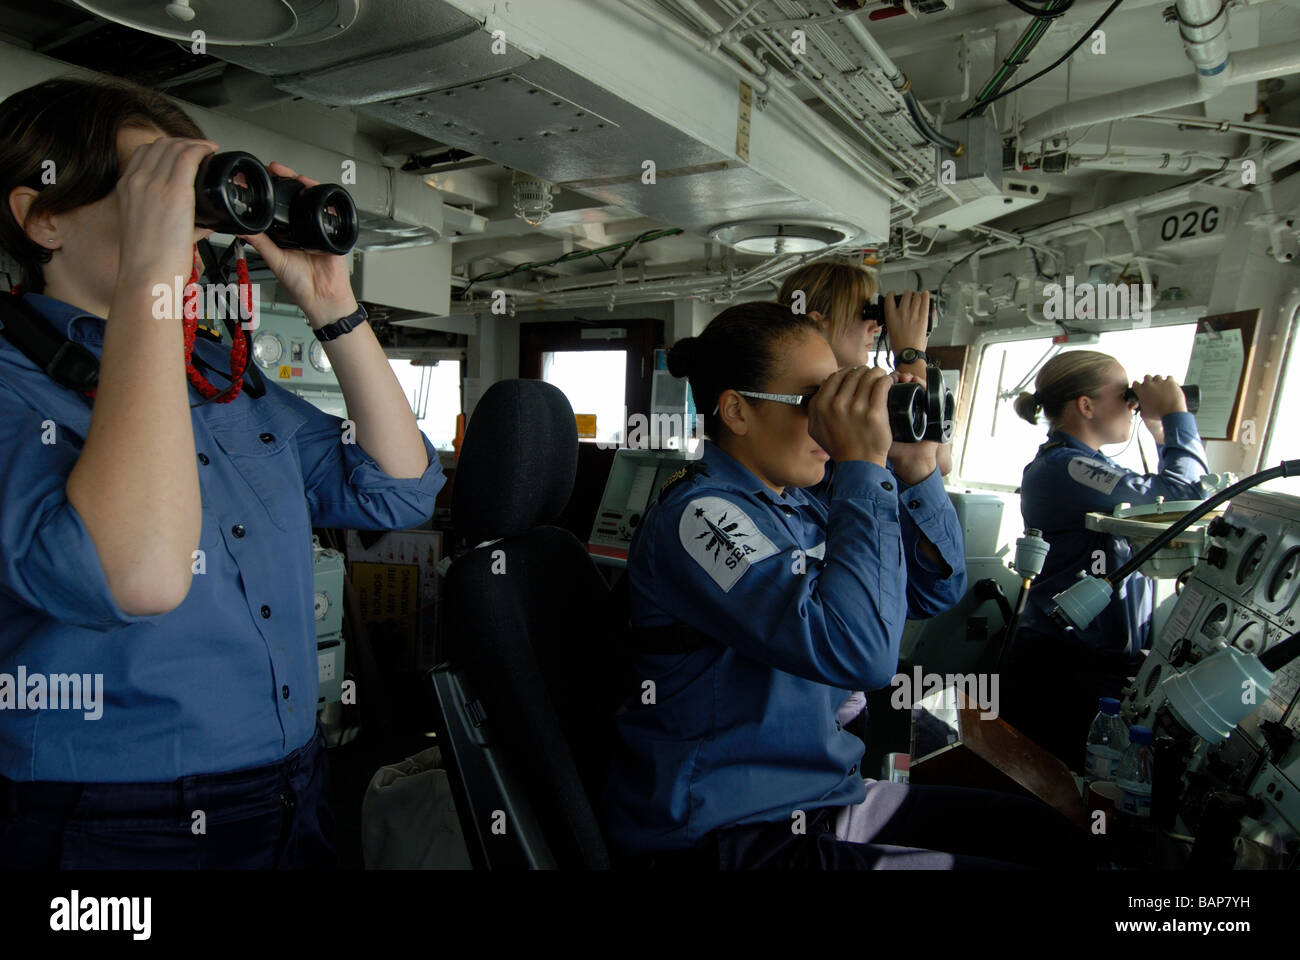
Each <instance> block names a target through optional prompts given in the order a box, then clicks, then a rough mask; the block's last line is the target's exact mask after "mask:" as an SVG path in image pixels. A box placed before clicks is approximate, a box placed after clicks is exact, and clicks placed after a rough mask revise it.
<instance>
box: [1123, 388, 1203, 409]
mask: <svg viewBox="0 0 1300 960" xmlns="http://www.w3.org/2000/svg"><path fill="white" fill-rule="evenodd" d="M1179 389H1180V390H1182V391H1183V399H1184V400H1186V401H1187V412H1188V413H1195V412H1196V411H1197V410H1199V409H1201V388H1200V387H1198V386H1197V385H1196V384H1194V383H1189V384H1188V385H1187V386H1185V387H1180V388H1179ZM1137 398H1138V395H1137V394H1136V393H1134V392H1133V388H1132V387H1129V388H1128V389H1127V390H1125V391H1124V401H1125V402H1126V403H1137ZM1138 409H1139V410H1141V409H1142V408H1141V407H1140V406H1139V407H1138Z"/></svg>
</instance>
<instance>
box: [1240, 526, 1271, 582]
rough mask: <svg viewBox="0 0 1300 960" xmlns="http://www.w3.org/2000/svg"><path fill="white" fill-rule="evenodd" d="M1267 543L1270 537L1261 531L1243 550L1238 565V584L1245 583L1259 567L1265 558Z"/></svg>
mask: <svg viewBox="0 0 1300 960" xmlns="http://www.w3.org/2000/svg"><path fill="white" fill-rule="evenodd" d="M1267 544H1268V537H1267V536H1265V535H1264V534H1262V533H1261V534H1260V535H1259V536H1257V537H1256V538H1255V539H1254V540H1252V541H1250V546H1248V547H1247V548H1246V549H1245V550H1244V551H1243V552H1242V554H1241V563H1240V564H1238V565H1237V586H1239V587H1240V586H1242V585H1244V584H1245V582H1246V581H1247V580H1248V579H1249V578H1250V577H1251V575H1252V574H1254V572H1255V571H1256V570H1257V569H1258V568H1259V564H1260V561H1261V560H1263V559H1264V547H1265V546H1266V545H1267Z"/></svg>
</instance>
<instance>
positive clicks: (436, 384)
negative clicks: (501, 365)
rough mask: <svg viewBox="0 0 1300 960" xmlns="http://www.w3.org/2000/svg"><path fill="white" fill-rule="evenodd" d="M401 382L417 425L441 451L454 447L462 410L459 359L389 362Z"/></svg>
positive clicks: (391, 360)
mask: <svg viewBox="0 0 1300 960" xmlns="http://www.w3.org/2000/svg"><path fill="white" fill-rule="evenodd" d="M388 363H389V366H391V367H392V368H393V373H394V374H396V375H397V382H398V383H400V384H401V385H402V392H403V393H405V394H406V402H407V403H409V404H410V405H411V410H412V412H413V413H414V414H415V422H416V425H417V426H419V428H420V430H421V431H423V433H424V435H425V436H426V437H428V438H429V442H430V443H432V444H433V445H434V447H435V448H436V449H438V450H450V449H452V440H453V439H455V437H456V417H457V416H459V415H460V412H461V402H460V361H459V360H428V361H418V360H393V359H390V360H389V361H388Z"/></svg>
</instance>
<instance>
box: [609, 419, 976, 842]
mask: <svg viewBox="0 0 1300 960" xmlns="http://www.w3.org/2000/svg"><path fill="white" fill-rule="evenodd" d="M703 464H704V467H705V469H706V470H707V471H708V473H707V475H705V474H702V473H697V474H695V475H694V476H691V477H689V478H687V479H683V480H681V481H679V482H677V483H676V484H673V485H672V486H669V487H668V488H667V490H666V491H665V492H664V493H663V494H662V495H661V498H660V500H659V502H657V503H656V504H655V505H654V506H653V507H651V508H650V510H649V511H648V512H647V513H646V516H645V519H644V520H643V521H642V523H641V526H640V528H639V529H638V530H637V533H636V537H635V539H634V540H633V543H632V546H631V549H630V553H629V558H628V571H627V576H628V585H629V586H628V589H629V601H630V605H631V609H630V613H631V620H632V624H633V626H635V627H658V626H667V625H671V624H674V623H684V624H686V625H687V626H688V627H691V628H694V629H696V630H699V631H701V632H703V633H704V634H705V635H707V636H708V637H709V638H710V639H711V640H713V641H715V642H713V643H710V644H708V645H706V646H704V647H703V648H702V649H699V650H695V651H693V652H690V653H685V654H643V655H639V656H638V657H637V658H636V668H637V676H638V680H639V681H641V682H644V681H647V680H648V681H653V684H654V686H653V700H654V702H653V704H647V703H645V702H644V701H645V696H646V694H645V691H646V690H647V688H646V687H644V686H642V687H641V688H640V691H639V696H638V699H637V700H636V701H635V702H634V703H633V704H630V705H629V706H628V707H626V708H625V709H624V711H623V712H622V713H621V714H620V716H619V719H618V728H619V735H620V747H619V750H618V751H617V753H616V757H615V760H614V763H613V765H612V769H611V774H610V779H609V782H608V784H607V788H606V791H605V796H604V798H603V803H602V806H603V809H604V815H605V820H606V823H607V826H608V828H609V831H610V834H611V836H612V838H613V840H614V842H615V844H616V845H617V846H619V847H620V848H622V849H624V850H626V851H629V852H634V853H635V852H644V851H652V850H669V849H681V848H686V847H691V846H694V845H696V844H698V843H699V842H700V841H701V839H702V838H703V837H704V836H705V835H706V834H708V833H709V832H711V831H713V830H716V829H717V828H719V827H723V826H726V825H730V824H738V823H752V822H760V821H771V820H784V819H788V818H790V817H791V815H792V813H793V811H795V810H797V809H802V810H812V809H816V808H818V807H825V806H839V805H844V804H853V803H858V802H859V801H861V800H862V798H863V797H864V796H865V787H864V785H863V782H862V771H861V770H860V769H859V763H860V762H861V759H862V753H863V744H862V741H861V740H859V739H858V738H857V737H855V736H854V735H853V734H851V733H849V732H848V731H845V730H843V729H841V728H840V725H839V724H838V723H837V722H836V710H837V708H838V707H839V706H840V704H841V703H842V702H843V701H844V699H845V696H846V694H847V693H848V692H849V691H850V690H858V689H863V690H874V689H877V688H879V687H883V686H885V685H886V684H888V682H889V680H890V678H891V677H892V676H893V675H894V672H895V670H896V669H897V666H898V647H899V640H900V638H901V636H902V632H903V624H904V620H905V615H906V613H907V568H906V564H905V562H904V544H903V538H902V534H901V530H900V525H899V497H898V490H897V481H896V479H895V478H894V476H893V475H892V474H891V473H890V472H889V471H888V470H885V469H883V468H881V467H879V466H876V465H875V464H872V463H868V462H865V461H848V462H845V463H841V464H839V465H838V466H837V467H836V470H835V476H834V479H833V482H832V484H831V490H830V492H829V495H828V496H827V497H826V498H825V499H822V498H820V497H817V496H814V495H812V494H810V493H809V492H807V491H805V490H800V489H798V488H794V487H790V488H787V489H786V491H785V493H784V495H783V496H780V497H778V496H776V495H775V494H773V493H772V491H771V490H769V489H768V488H767V487H766V486H764V484H763V483H762V482H761V481H760V480H759V479H758V478H757V477H755V476H754V474H753V473H752V472H750V471H749V470H748V469H746V468H745V467H744V466H742V465H741V464H740V463H738V462H737V461H736V460H735V459H734V458H732V457H731V456H729V455H728V454H727V453H725V452H724V451H723V450H722V449H720V448H719V447H717V446H715V445H713V444H706V445H705V449H704V456H703ZM923 488H924V489H923ZM912 492H913V494H914V495H913V497H912V499H916V500H920V501H921V502H922V505H921V506H920V507H917V508H914V509H915V510H916V511H918V512H919V513H925V512H926V511H927V510H931V509H932V510H935V511H936V512H938V509H939V505H937V504H935V503H933V502H929V501H931V500H933V499H934V497H935V488H934V486H933V485H931V486H929V487H926V485H925V484H918V485H917V486H916V487H914V488H912ZM937 493H938V496H939V497H942V499H944V500H947V496H946V495H945V494H944V493H943V488H942V485H939V486H938V488H937ZM909 502H910V501H909ZM960 568H961V562H960V561H958V562H957V563H956V564H955V565H954V570H957V569H960Z"/></svg>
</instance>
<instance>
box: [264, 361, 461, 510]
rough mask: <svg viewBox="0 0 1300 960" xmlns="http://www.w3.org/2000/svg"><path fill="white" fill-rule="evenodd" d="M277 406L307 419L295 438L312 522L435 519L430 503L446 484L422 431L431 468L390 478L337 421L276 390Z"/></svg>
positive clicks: (279, 389)
mask: <svg viewBox="0 0 1300 960" xmlns="http://www.w3.org/2000/svg"><path fill="white" fill-rule="evenodd" d="M273 389H275V390H278V392H279V394H280V396H278V397H277V399H278V400H280V402H281V403H284V404H286V405H288V406H290V407H291V408H292V409H293V410H294V411H295V412H296V413H298V414H300V415H301V416H302V417H304V418H305V420H306V423H304V424H303V425H302V427H301V428H299V429H298V431H297V432H296V433H295V434H294V439H295V442H296V443H297V446H298V457H299V461H300V462H301V464H302V475H303V488H304V491H305V492H306V495H307V506H308V508H309V509H310V511H311V518H312V523H313V525H315V526H320V527H349V528H355V529H360V530H401V529H405V528H408V527H415V526H418V525H420V524H421V523H424V522H425V521H426V520H428V519H429V518H430V517H431V516H433V509H434V500H435V499H436V498H437V495H438V491H439V490H441V489H442V485H443V484H444V483H446V480H447V478H446V476H445V475H444V474H443V472H442V466H441V464H439V462H438V451H437V450H436V449H434V446H433V444H432V443H430V442H429V438H428V437H426V436H425V435H424V434H423V433H421V434H420V440H421V441H422V442H423V443H424V452H425V455H426V456H427V457H428V458H429V465H428V467H427V468H426V469H425V471H424V473H423V474H421V475H420V476H419V477H410V478H405V479H398V478H395V477H391V476H389V475H388V474H387V473H385V472H384V470H383V469H382V468H381V467H380V466H379V464H377V463H376V462H375V461H374V459H373V458H372V457H370V456H369V455H368V454H367V453H366V452H365V451H364V450H363V449H361V445H360V444H359V443H356V442H353V441H352V440H351V437H350V436H349V435H348V433H347V432H345V429H344V427H345V424H344V421H343V420H342V419H341V418H340V417H336V416H333V415H331V414H328V413H325V412H324V411H323V410H320V409H319V408H317V407H315V406H313V405H312V404H310V403H308V402H307V401H305V400H302V399H301V398H299V397H295V396H293V395H292V394H290V393H289V392H288V391H286V390H283V389H281V388H279V387H274V385H273Z"/></svg>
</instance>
